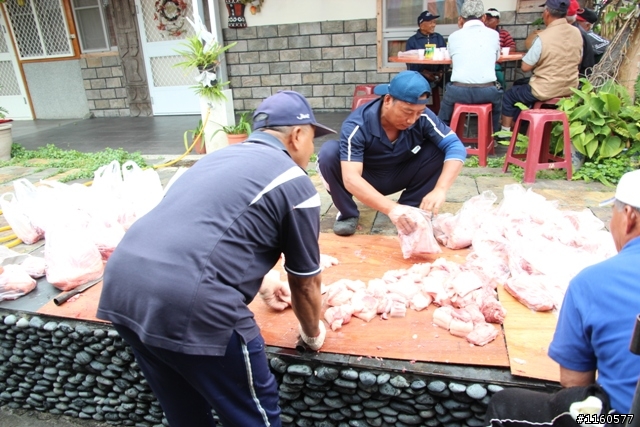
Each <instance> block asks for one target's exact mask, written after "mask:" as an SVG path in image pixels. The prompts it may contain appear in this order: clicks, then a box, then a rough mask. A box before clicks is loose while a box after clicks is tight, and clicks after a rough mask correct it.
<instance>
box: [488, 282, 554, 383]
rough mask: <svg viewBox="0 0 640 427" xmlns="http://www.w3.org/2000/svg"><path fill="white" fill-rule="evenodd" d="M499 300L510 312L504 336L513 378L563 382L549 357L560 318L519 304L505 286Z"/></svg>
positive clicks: (501, 288)
mask: <svg viewBox="0 0 640 427" xmlns="http://www.w3.org/2000/svg"><path fill="white" fill-rule="evenodd" d="M498 297H499V299H500V302H501V303H502V305H503V306H504V308H506V309H507V316H506V317H505V320H504V325H502V326H503V328H504V335H505V337H506V340H507V349H508V350H509V366H510V367H511V373H512V374H513V375H518V376H523V377H530V378H537V379H541V380H548V381H557V382H559V381H560V366H559V365H558V364H557V363H556V362H554V361H553V360H552V359H551V358H550V357H549V356H547V350H549V344H551V340H552V339H553V333H554V331H555V330H556V324H557V323H558V319H557V317H556V314H555V313H552V312H546V313H541V312H537V311H533V310H530V309H529V308H527V307H525V306H524V305H522V304H520V303H519V302H518V301H517V300H516V299H515V298H514V297H512V296H511V294H510V293H509V292H507V291H506V290H505V289H504V287H503V286H502V285H500V286H498Z"/></svg>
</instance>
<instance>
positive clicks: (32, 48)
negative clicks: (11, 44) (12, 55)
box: [4, 0, 73, 59]
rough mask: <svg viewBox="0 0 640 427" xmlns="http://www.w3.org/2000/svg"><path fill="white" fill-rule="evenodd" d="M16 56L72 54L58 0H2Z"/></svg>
mask: <svg viewBox="0 0 640 427" xmlns="http://www.w3.org/2000/svg"><path fill="white" fill-rule="evenodd" d="M4 6H5V7H6V8H7V12H8V17H9V24H10V27H11V31H12V33H13V38H14V40H15V41H16V45H17V47H18V49H17V51H18V56H19V57H20V59H41V58H59V57H65V56H73V47H72V45H71V40H70V39H69V31H68V26H67V21H66V18H65V13H64V8H63V6H62V0H25V2H24V5H22V6H20V5H18V2H17V1H8V2H6V3H4Z"/></svg>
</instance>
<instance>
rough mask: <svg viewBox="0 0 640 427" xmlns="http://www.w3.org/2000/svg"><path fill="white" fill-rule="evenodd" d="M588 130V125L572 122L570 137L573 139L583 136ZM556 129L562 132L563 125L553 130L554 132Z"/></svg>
mask: <svg viewBox="0 0 640 427" xmlns="http://www.w3.org/2000/svg"><path fill="white" fill-rule="evenodd" d="M586 128H587V125H585V124H582V123H579V122H572V123H571V124H570V125H569V136H571V138H575V136H576V135H578V134H581V133H583V132H584V130H585V129H586ZM556 129H560V130H561V131H562V125H558V126H556V127H555V128H553V130H556Z"/></svg>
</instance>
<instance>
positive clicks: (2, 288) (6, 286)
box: [0, 264, 36, 301]
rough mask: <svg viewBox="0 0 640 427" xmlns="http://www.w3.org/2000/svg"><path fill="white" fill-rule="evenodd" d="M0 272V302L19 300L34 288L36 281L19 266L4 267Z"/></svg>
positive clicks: (0, 268)
mask: <svg viewBox="0 0 640 427" xmlns="http://www.w3.org/2000/svg"><path fill="white" fill-rule="evenodd" d="M0 271H1V274H0V301H4V300H14V299H17V298H20V297H21V296H23V295H26V294H28V293H29V292H31V291H32V290H34V289H35V287H36V281H35V280H34V279H32V278H31V277H30V276H29V275H28V274H27V273H26V272H25V271H24V269H23V268H22V267H21V266H19V265H15V264H9V265H5V266H4V267H0Z"/></svg>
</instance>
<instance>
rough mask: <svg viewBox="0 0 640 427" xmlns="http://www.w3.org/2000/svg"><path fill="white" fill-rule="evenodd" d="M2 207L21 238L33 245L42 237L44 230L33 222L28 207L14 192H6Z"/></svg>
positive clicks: (12, 227)
mask: <svg viewBox="0 0 640 427" xmlns="http://www.w3.org/2000/svg"><path fill="white" fill-rule="evenodd" d="M0 207H1V208H2V213H3V215H4V217H5V219H6V220H7V222H8V223H9V225H10V226H11V229H12V230H13V232H14V233H15V234H16V236H18V238H19V239H20V240H22V241H23V242H24V243H26V244H27V245H31V244H33V243H35V242H37V241H38V240H40V239H42V237H43V236H44V232H43V231H42V230H41V229H40V228H38V227H36V226H34V225H33V224H32V223H31V219H30V218H29V214H28V209H27V207H26V206H25V205H24V204H22V203H20V202H19V201H18V198H17V197H16V195H15V194H14V193H4V194H3V195H2V197H0Z"/></svg>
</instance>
